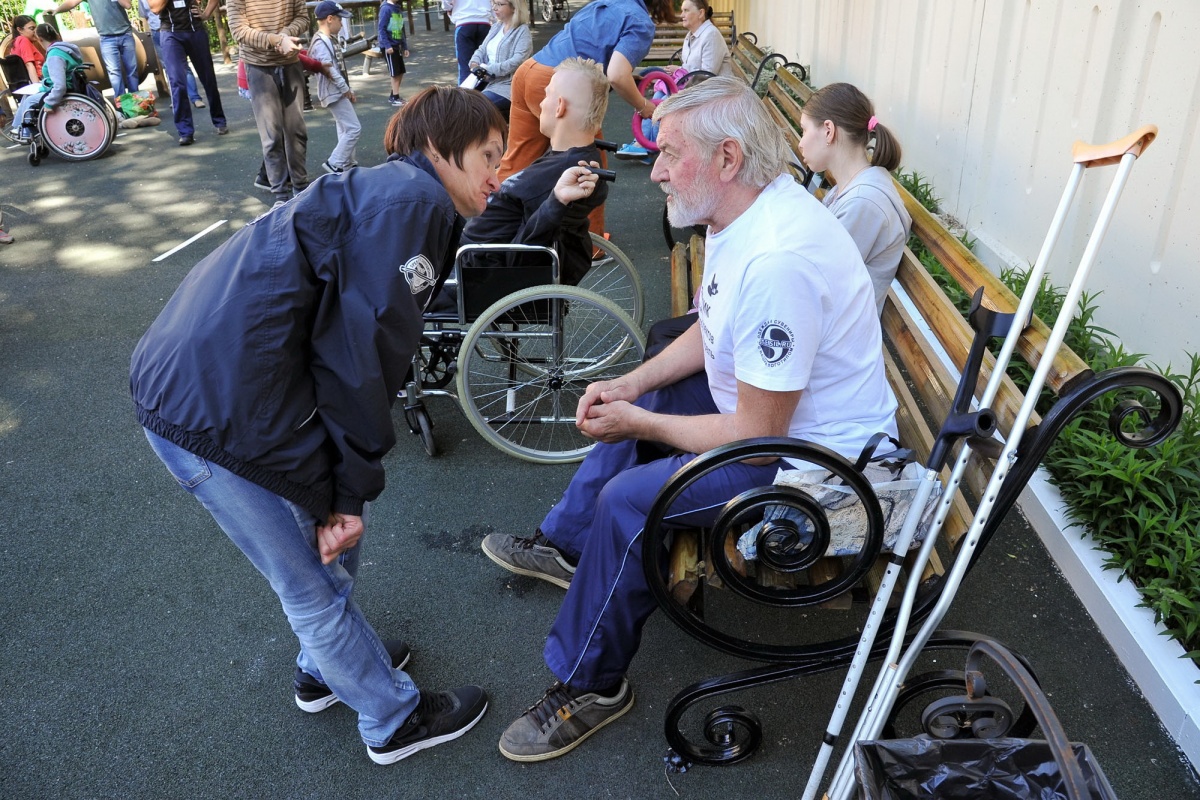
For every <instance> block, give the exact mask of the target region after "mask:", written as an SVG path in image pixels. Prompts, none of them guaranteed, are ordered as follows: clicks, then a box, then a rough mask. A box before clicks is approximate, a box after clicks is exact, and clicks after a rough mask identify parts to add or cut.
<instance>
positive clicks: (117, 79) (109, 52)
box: [100, 33, 138, 97]
mask: <svg viewBox="0 0 1200 800" xmlns="http://www.w3.org/2000/svg"><path fill="white" fill-rule="evenodd" d="M100 57H101V58H102V59H104V71H105V72H107V73H108V82H109V83H111V84H112V88H113V97H120V96H121V95H123V94H125V93H126V92H136V91H137V88H138V66H137V44H136V43H135V41H134V38H133V34H132V33H122V34H119V35H117V36H101V37H100Z"/></svg>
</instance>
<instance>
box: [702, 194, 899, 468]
mask: <svg viewBox="0 0 1200 800" xmlns="http://www.w3.org/2000/svg"><path fill="white" fill-rule="evenodd" d="M699 313H700V322H699V324H700V336H701V339H702V341H703V345H704V368H705V371H706V373H707V375H708V386H709V390H710V392H711V393H712V396H713V400H714V401H715V403H716V405H717V408H718V409H719V410H720V411H721V413H723V414H731V413H733V412H734V411H735V410H736V408H737V382H738V381H742V382H744V383H748V384H750V385H752V386H755V387H758V388H760V389H765V390H768V391H778V392H784V391H796V390H801V395H800V402H799V403H798V404H797V406H796V411H795V413H794V414H793V416H792V422H791V426H790V428H789V432H788V435H789V436H791V437H793V438H797V439H803V440H805V441H808V442H811V443H813V444H819V445H822V446H824V447H828V448H829V449H831V450H834V451H836V452H838V453H840V454H841V455H843V456H845V457H847V458H851V459H853V458H856V457H857V456H858V454H859V452H860V451H861V450H862V447H863V445H865V444H866V442H867V440H868V439H869V438H870V437H871V436H872V435H874V434H875V433H878V432H881V431H882V432H886V433H888V434H890V435H892V436H896V435H897V434H896V399H895V397H894V396H893V395H892V391H891V388H890V387H889V386H888V384H887V379H886V377H885V374H884V368H883V342H882V334H881V332H880V327H879V316H878V314H877V312H876V308H875V293H874V290H873V289H872V286H871V279H870V276H869V275H868V274H867V269H866V267H865V266H864V265H863V260H862V256H860V255H859V252H858V248H857V247H856V246H855V244H854V240H853V239H851V238H850V235H849V234H848V233H847V232H846V230H845V228H843V227H842V226H841V224H839V223H838V221H837V220H836V219H835V218H834V216H833V215H832V214H831V213H830V212H829V210H828V209H826V208H825V207H824V206H822V205H821V203H820V202H818V201H817V200H816V199H815V198H814V197H812V195H810V194H809V193H808V192H807V191H805V190H804V188H803V187H802V186H800V185H798V184H797V183H796V182H795V181H794V180H792V178H791V177H790V176H788V175H780V176H779V177H778V178H776V179H775V180H774V181H772V182H771V183H770V184H768V185H767V186H766V187H765V188H764V189H763V191H762V193H761V194H759V196H758V198H757V199H756V200H755V201H754V203H753V205H751V206H750V208H749V209H747V210H746V211H745V212H744V213H743V214H742V215H741V216H740V217H738V218H737V219H736V220H734V222H733V223H732V224H731V225H729V226H728V227H726V228H725V229H724V230H722V231H721V232H720V233H716V234H713V233H711V232H710V233H709V235H708V237H707V240H706V243H705V259H704V279H703V283H702V285H701V287H700V302H699Z"/></svg>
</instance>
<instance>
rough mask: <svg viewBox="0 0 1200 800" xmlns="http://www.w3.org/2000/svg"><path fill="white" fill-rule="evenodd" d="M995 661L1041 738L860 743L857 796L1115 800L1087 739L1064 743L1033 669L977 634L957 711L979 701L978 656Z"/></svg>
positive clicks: (880, 799)
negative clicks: (1039, 731)
mask: <svg viewBox="0 0 1200 800" xmlns="http://www.w3.org/2000/svg"><path fill="white" fill-rule="evenodd" d="M984 659H989V660H991V661H993V662H995V664H996V665H998V666H999V667H1000V668H1001V670H1002V671H1003V672H1004V674H1005V675H1007V676H1008V677H1009V679H1011V680H1012V682H1013V684H1014V686H1016V688H1017V689H1018V690H1019V691H1020V692H1021V695H1022V696H1023V697H1024V699H1025V702H1026V703H1028V704H1029V708H1030V710H1032V711H1033V715H1034V717H1035V718H1036V719H1037V722H1038V725H1039V726H1040V727H1041V729H1042V735H1043V736H1045V737H1046V739H1045V740H1044V741H1043V740H1038V739H1015V738H1012V739H1010V738H994V739H988V738H978V739H972V738H945V739H935V738H933V737H932V736H927V735H924V734H922V735H920V736H915V737H913V738H911V739H893V740H888V741H873V742H872V741H861V742H857V743H855V745H854V757H855V758H854V774H855V777H856V778H857V779H858V785H859V786H860V787H861V789H862V794H861V797H862V798H863V800H910V799H913V798H937V799H938V800H977V799H978V800H1008V799H1009V798H1012V800H1057V799H1058V798H1066V800H1116V797H1117V795H1116V793H1115V792H1113V789H1112V786H1111V785H1109V783H1108V779H1107V778H1105V777H1104V772H1103V771H1102V770H1101V769H1100V765H1099V764H1097V763H1096V760H1095V758H1093V756H1092V751H1091V750H1089V749H1088V748H1087V745H1082V744H1076V743H1072V742H1068V741H1067V737H1066V734H1065V733H1064V732H1063V728H1062V723H1060V722H1059V721H1058V717H1057V716H1056V715H1055V713H1054V710H1053V709H1052V708H1051V707H1050V701H1049V700H1047V699H1046V695H1045V693H1044V692H1042V689H1041V687H1040V686H1038V684H1037V681H1036V680H1035V679H1034V677H1033V675H1032V674H1030V672H1029V670H1027V669H1026V668H1025V667H1024V665H1022V664H1021V663H1020V661H1019V660H1018V659H1017V658H1016V657H1015V656H1014V655H1013V654H1012V653H1010V652H1009V651H1008V650H1007V649H1005V648H1004V647H1003V646H1002V645H1001V644H1000V643H999V642H996V641H994V640H991V639H983V640H980V641H977V642H975V643H974V644H973V645H972V646H971V649H970V651H969V652H968V653H967V663H966V668H965V670H964V675H965V677H966V685H965V689H966V696H965V697H961V698H957V702H958V703H959V704H960V706H961V708H962V709H969V708H971V707H972V705H978V706H980V707H982V705H983V704H984V703H986V701H987V694H988V692H987V682H986V681H985V680H984V678H983V672H982V662H983V661H984Z"/></svg>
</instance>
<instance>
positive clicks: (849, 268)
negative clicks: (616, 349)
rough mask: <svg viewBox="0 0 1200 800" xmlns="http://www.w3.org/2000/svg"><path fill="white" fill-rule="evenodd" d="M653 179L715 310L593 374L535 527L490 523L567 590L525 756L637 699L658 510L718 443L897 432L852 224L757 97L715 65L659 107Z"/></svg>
mask: <svg viewBox="0 0 1200 800" xmlns="http://www.w3.org/2000/svg"><path fill="white" fill-rule="evenodd" d="M654 118H655V120H656V121H658V122H659V123H660V128H659V139H658V142H659V146H660V148H661V155H660V156H659V158H658V160H657V161H656V162H655V164H654V170H653V172H652V174H651V178H652V179H653V180H654V181H655V182H657V183H659V184H661V185H662V187H663V189H664V190H665V191H666V193H667V195H668V200H667V203H668V206H667V207H668V213H669V215H670V217H671V223H672V224H673V225H676V226H680V227H683V226H690V225H707V226H708V235H707V239H706V253H707V255H706V258H705V265H704V277H703V284H702V290H701V297H702V300H701V303H700V308H699V324H697V325H694V326H692V327H691V328H690V329H689V330H687V331H686V332H685V333H684V334H682V335H681V336H680V337H679V338H678V339H676V340H675V341H674V342H673V343H671V344H670V345H669V346H668V347H667V348H666V349H665V350H664V351H663V352H662V353H661V354H659V355H658V356H656V357H655V358H652V359H650V360H649V361H647V362H646V363H644V364H642V365H641V366H640V367H638V368H637V369H635V370H634V371H633V372H631V373H629V374H628V375H625V376H624V377H621V378H617V379H615V380H610V381H601V382H598V383H593V384H591V385H590V386H589V387H588V388H587V390H586V391H585V393H584V395H583V397H582V398H581V399H580V401H579V406H578V409H577V410H576V424H577V425H578V427H579V429H580V430H582V431H583V432H584V433H586V434H587V435H588V436H590V437H592V438H594V439H596V440H598V441H599V442H600V443H599V444H597V445H596V447H595V448H593V449H592V451H591V452H590V453H589V454H588V456H587V458H585V459H584V461H583V463H582V464H581V465H580V467H579V470H578V471H577V472H576V474H575V477H574V478H573V479H572V480H571V483H570V485H569V486H568V487H567V490H566V492H565V494H564V495H563V498H562V500H560V501H559V502H558V504H556V505H555V506H554V508H553V509H551V511H550V513H549V514H548V515H547V516H546V518H545V519H544V520H543V521H542V523H541V525H540V526H539V527H538V529H537V530H536V532H535V534H534V535H533V536H532V537H517V536H511V535H506V534H501V533H493V534H489V535H488V536H487V537H485V538H484V540H483V550H484V553H485V554H486V555H487V556H488V557H489V558H491V559H492V560H493V561H495V562H496V563H497V564H499V565H500V566H502V567H504V568H505V569H508V570H510V571H512V572H516V573H518V574H521V575H527V576H531V577H535V578H540V579H542V580H546V581H548V582H550V583H553V584H555V585H557V586H561V587H565V588H567V595H566V598H565V599H564V601H563V605H562V608H561V610H560V611H559V614H558V617H557V619H556V620H555V622H554V625H553V626H552V627H551V629H550V634H549V637H548V639H547V642H546V646H545V651H544V657H545V662H546V666H547V667H548V668H549V669H550V671H551V672H552V673H553V674H554V677H555V679H556V680H555V683H554V684H553V685H552V686H551V687H550V689H549V690H547V691H546V693H545V694H544V695H543V696H542V698H541V699H540V700H538V701H537V702H536V703H534V705H533V706H532V707H530V709H529V710H528V711H526V712H525V713H524V714H522V715H521V716H520V717H519V718H518V719H517V720H516V721H515V722H513V723H512V724H511V725H510V726H509V728H508V729H507V730H506V731H505V732H504V734H503V735H502V736H501V739H500V752H501V753H502V754H504V755H505V756H506V757H507V758H510V759H512V760H514V761H541V760H544V759H548V758H554V757H556V756H559V755H562V754H564V753H566V752H568V751H569V750H571V749H573V748H574V747H576V746H577V745H578V744H580V743H581V742H582V741H583V740H584V739H586V738H587V737H588V736H590V735H592V734H593V733H594V732H596V731H597V730H598V729H599V728H601V727H603V726H604V725H607V724H608V723H609V722H612V721H613V720H615V719H616V718H617V717H619V716H621V715H622V714H624V713H625V712H626V711H628V710H629V708H630V707H631V706H632V705H633V691H632V689H631V688H630V685H629V682H628V680H627V679H626V677H625V675H626V672H627V670H628V668H629V665H630V663H631V661H632V660H633V657H634V655H635V654H636V652H637V649H638V644H639V641H640V639H641V634H642V627H643V626H644V625H645V622H646V620H647V619H648V618H649V616H650V614H651V613H652V612H653V611H654V609H655V608H656V604H655V601H654V598H653V595H652V594H651V593H650V590H649V587H648V586H647V584H646V578H645V575H644V573H643V567H642V558H641V554H642V542H641V533H642V527H643V526H644V525H645V521H646V515H647V514H648V512H649V510H650V507H651V506H652V504H653V503H654V500H655V497H656V495H657V493H658V491H659V490H660V489H661V487H662V486H663V485H664V483H666V481H667V480H668V479H669V478H670V477H671V476H672V475H673V474H675V472H676V471H677V470H678V469H680V468H681V467H682V466H684V465H685V464H687V463H688V462H690V461H692V460H693V459H695V458H696V457H697V454H699V453H704V452H706V451H708V450H711V449H713V448H715V447H719V446H721V445H724V444H728V443H730V442H733V441H737V440H740V439H748V438H754V437H760V436H790V437H793V438H797V439H804V440H806V441H808V442H810V443H813V444H817V445H822V446H824V447H827V448H830V449H832V450H834V451H836V452H838V453H840V454H842V455H843V456H846V457H847V458H850V459H853V458H855V457H857V456H858V455H859V453H860V452H861V450H862V448H863V446H864V445H865V444H866V443H867V441H868V440H869V439H870V438H871V437H872V436H873V435H874V434H875V433H877V432H883V433H886V434H888V435H891V436H895V435H896V422H895V412H896V400H895V398H894V396H893V395H892V392H891V389H890V388H889V386H888V384H887V380H886V377H885V375H884V367H883V339H882V334H881V332H880V327H879V318H878V316H877V315H876V313H875V304H874V293H873V291H872V288H871V281H870V278H869V276H868V275H867V271H866V267H865V266H864V265H863V261H862V257H861V256H860V255H859V254H858V248H857V247H855V245H854V241H853V240H852V239H851V238H850V235H849V234H848V233H847V232H846V231H845V229H843V228H842V227H841V226H839V225H837V224H836V223H835V222H834V218H833V215H832V214H831V213H830V212H829V211H828V209H826V208H825V207H823V206H822V205H821V204H820V203H819V202H818V201H817V200H816V199H815V198H813V197H812V195H810V194H809V193H808V192H807V191H805V189H804V188H803V187H802V186H800V185H799V184H797V183H796V182H795V181H794V180H793V179H792V178H791V177H790V174H789V173H788V171H787V161H788V150H787V147H786V144H785V142H784V140H783V135H782V133H781V132H780V130H779V128H778V126H777V125H775V123H774V122H773V121H772V120H771V118H770V116H769V115H768V114H767V111H766V109H765V107H764V106H763V103H762V101H761V100H759V99H758V97H757V95H755V94H754V92H753V91H752V90H751V89H750V88H749V87H748V86H747V85H746V84H745V83H744V82H741V81H738V80H735V79H733V78H727V77H720V76H718V77H714V78H710V79H708V80H707V81H704V82H702V83H699V84H697V85H695V86H692V87H689V88H687V89H685V90H684V91H682V92H680V93H679V94H677V95H674V96H672V97H670V98H668V99H667V100H665V101H664V102H663V103H662V104H661V105H660V106H659V107H658V109H657V111H656V112H655V114H654ZM778 466H779V465H778V464H777V463H767V464H762V463H738V464H731V465H729V466H726V467H722V468H721V469H718V470H715V471H713V472H711V473H709V474H708V475H707V476H704V477H701V478H700V479H698V480H696V481H695V482H693V483H692V484H690V486H688V487H687V488H686V489H685V490H684V491H683V492H682V494H681V495H680V496H679V497H678V498H677V499H676V501H675V502H674V503H673V504H672V506H671V508H670V510H669V512H668V519H677V518H679V517H681V516H683V517H686V518H687V520H688V522H689V523H690V524H695V525H705V524H710V523H711V522H712V520H713V518H715V516H716V513H717V512H718V511H719V509H720V508H721V507H722V506H723V505H724V504H725V503H726V502H727V501H728V500H729V499H730V498H731V497H734V496H735V495H737V494H740V493H741V492H743V491H746V490H748V489H751V488H754V487H759V486H765V485H768V484H770V483H771V482H772V481H773V480H774V478H775V473H776V471H777V470H778Z"/></svg>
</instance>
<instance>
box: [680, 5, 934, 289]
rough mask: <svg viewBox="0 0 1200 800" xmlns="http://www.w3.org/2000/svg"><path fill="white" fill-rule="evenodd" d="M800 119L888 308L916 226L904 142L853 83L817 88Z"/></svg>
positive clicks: (809, 153)
mask: <svg viewBox="0 0 1200 800" xmlns="http://www.w3.org/2000/svg"><path fill="white" fill-rule="evenodd" d="M688 1H689V2H691V0H688ZM800 124H801V127H802V128H803V133H802V135H801V137H800V150H801V154H802V155H803V156H804V161H805V163H806V164H807V165H808V166H809V168H810V169H812V170H814V171H816V172H824V173H825V176H826V178H828V179H830V180H831V181H835V182H836V184H837V185H836V186H834V187H833V188H832V189H830V190H829V192H828V193H827V194H826V195H825V200H824V203H825V206H826V207H827V208H828V209H829V210H830V211H832V212H833V215H834V216H835V217H837V218H838V220H839V221H840V222H841V223H842V225H843V226H845V228H846V230H848V231H849V232H850V236H851V237H852V238H853V239H854V242H855V244H857V245H858V250H859V252H860V253H861V254H862V257H863V261H864V262H866V265H867V271H868V272H869V273H870V274H871V282H872V284H873V285H874V287H875V302H876V305H877V306H878V307H879V312H880V313H883V301H884V298H885V297H887V291H888V287H889V286H890V285H891V283H892V279H893V278H894V277H895V276H896V268H897V267H898V266H899V265H900V256H901V255H902V254H903V252H904V244H905V242H907V241H908V232H909V228H910V227H911V226H912V218H911V217H909V215H908V212H907V211H906V210H905V209H904V202H903V201H902V200H901V199H900V195H899V193H898V192H897V191H896V187H895V185H894V184H893V183H892V176H891V174H890V173H891V172H892V170H894V169H896V168H897V167H898V166H900V155H901V151H900V142H899V141H897V140H896V137H895V136H894V135H893V134H892V132H891V131H890V130H889V129H888V128H887V126H886V125H884V124H883V123H882V122H880V121H879V118H878V117H876V116H875V109H874V107H873V106H872V105H871V101H870V100H869V99H868V98H867V96H866V95H864V94H863V93H862V92H861V91H859V90H858V89H857V88H855V87H854V86H851V85H850V84H848V83H833V84H830V85H829V86H826V87H824V88H823V89H820V90H819V91H817V92H816V93H814V94H813V96H812V98H811V99H809V101H808V102H807V103H805V105H804V111H803V112H802V113H801V115H800Z"/></svg>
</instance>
